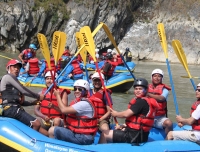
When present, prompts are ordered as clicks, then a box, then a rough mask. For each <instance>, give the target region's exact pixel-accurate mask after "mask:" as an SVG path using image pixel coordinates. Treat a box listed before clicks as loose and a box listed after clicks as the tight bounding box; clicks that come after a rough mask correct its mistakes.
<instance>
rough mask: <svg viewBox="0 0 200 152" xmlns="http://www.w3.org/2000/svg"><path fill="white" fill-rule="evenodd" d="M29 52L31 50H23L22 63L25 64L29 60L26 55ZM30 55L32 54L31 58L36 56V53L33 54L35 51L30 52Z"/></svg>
mask: <svg viewBox="0 0 200 152" xmlns="http://www.w3.org/2000/svg"><path fill="white" fill-rule="evenodd" d="M29 52H31V49H25V50H24V51H23V56H22V59H23V60H24V62H26V63H27V62H28V60H29V59H28V53H29ZM31 53H32V56H33V57H35V56H36V52H35V51H32V52H31Z"/></svg>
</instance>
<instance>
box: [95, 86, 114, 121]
mask: <svg viewBox="0 0 200 152" xmlns="http://www.w3.org/2000/svg"><path fill="white" fill-rule="evenodd" d="M108 91H109V92H110V93H111V91H110V90H108ZM104 93H105V92H104V90H103V89H100V90H99V91H97V92H96V93H95V94H93V95H92V96H94V97H97V98H99V99H100V102H93V103H94V105H95V107H96V111H97V118H98V119H100V118H101V117H102V116H103V115H104V114H105V113H107V107H106V104H105V103H104V102H103V100H104V99H103V98H104ZM108 119H109V118H108Z"/></svg>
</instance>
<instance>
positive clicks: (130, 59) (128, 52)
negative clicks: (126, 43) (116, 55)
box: [123, 47, 132, 62]
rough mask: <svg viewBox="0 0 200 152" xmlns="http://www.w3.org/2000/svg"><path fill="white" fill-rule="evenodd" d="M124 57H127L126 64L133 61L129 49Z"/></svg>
mask: <svg viewBox="0 0 200 152" xmlns="http://www.w3.org/2000/svg"><path fill="white" fill-rule="evenodd" d="M123 56H125V57H126V62H131V61H132V53H131V51H130V49H129V48H128V47H127V48H126V50H125V52H124V54H123Z"/></svg>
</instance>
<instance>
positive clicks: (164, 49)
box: [157, 23, 168, 59]
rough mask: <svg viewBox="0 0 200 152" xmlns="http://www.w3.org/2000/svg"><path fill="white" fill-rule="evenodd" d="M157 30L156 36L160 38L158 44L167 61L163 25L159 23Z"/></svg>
mask: <svg viewBox="0 0 200 152" xmlns="http://www.w3.org/2000/svg"><path fill="white" fill-rule="evenodd" d="M157 29H158V36H159V38H160V43H161V46H162V48H163V51H164V54H165V57H166V58H167V59H168V50H167V40H166V34H165V28H164V24H163V23H159V24H158V25H157Z"/></svg>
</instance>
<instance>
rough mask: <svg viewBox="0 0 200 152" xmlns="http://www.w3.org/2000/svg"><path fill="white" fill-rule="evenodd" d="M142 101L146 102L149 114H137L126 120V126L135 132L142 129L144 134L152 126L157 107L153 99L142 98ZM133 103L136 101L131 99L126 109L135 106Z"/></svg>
mask: <svg viewBox="0 0 200 152" xmlns="http://www.w3.org/2000/svg"><path fill="white" fill-rule="evenodd" d="M142 99H144V100H146V102H147V103H148V105H149V112H148V113H147V115H146V116H144V115H142V114H139V115H132V116H130V117H128V118H126V125H127V126H128V127H129V128H132V129H135V130H140V129H142V130H143V131H144V132H148V131H149V130H150V129H151V127H152V126H153V124H154V117H155V113H156V110H155V109H156V108H157V107H158V104H157V102H156V100H155V99H153V98H147V97H142ZM135 102H136V99H135V98H134V99H132V100H131V101H130V103H129V105H128V108H130V107H131V105H132V104H135Z"/></svg>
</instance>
